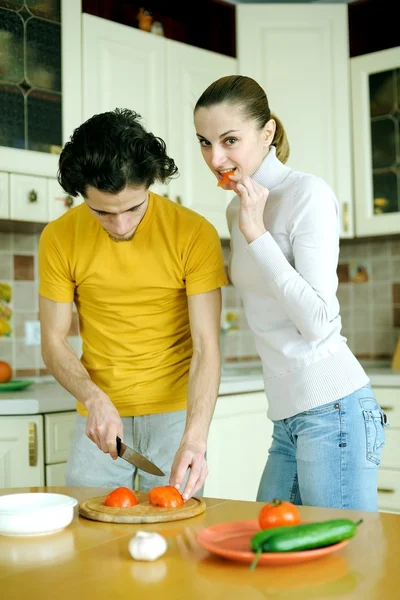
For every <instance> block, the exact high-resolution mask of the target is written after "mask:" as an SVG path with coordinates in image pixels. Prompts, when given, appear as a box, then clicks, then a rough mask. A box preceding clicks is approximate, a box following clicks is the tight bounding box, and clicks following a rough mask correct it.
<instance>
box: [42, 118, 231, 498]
mask: <svg viewBox="0 0 400 600" xmlns="http://www.w3.org/2000/svg"><path fill="white" fill-rule="evenodd" d="M139 120H140V116H139V115H137V114H136V113H134V112H133V111H129V110H127V109H116V110H115V111H111V112H106V113H102V114H99V115H95V116H94V117H92V118H91V119H89V120H88V121H86V122H85V123H83V124H82V125H81V126H80V127H78V129H76V130H75V131H74V133H73V135H72V137H71V139H70V141H69V142H68V143H67V144H66V145H65V147H64V149H63V151H62V153H61V156H60V161H59V181H60V184H61V186H62V187H63V189H64V190H65V191H66V192H67V193H68V194H70V195H71V196H74V197H75V196H77V195H78V194H80V195H82V197H83V199H84V202H83V203H82V204H81V205H79V206H77V207H75V208H73V209H71V210H69V211H68V212H67V213H66V214H65V215H63V216H62V217H60V218H59V219H57V220H55V221H53V222H51V223H49V224H48V225H46V227H45V228H44V230H43V233H42V235H41V239H40V244H39V279H40V287H39V293H40V321H41V337H42V355H43V359H44V362H45V364H46V366H47V367H48V368H49V370H50V371H51V372H52V374H53V375H54V377H55V378H56V379H57V380H58V381H59V382H60V383H61V385H62V386H63V387H65V388H66V389H67V390H68V391H69V392H71V394H73V395H74V396H75V397H76V399H77V411H78V415H77V423H76V428H75V435H74V439H73V443H72V447H71V452H70V455H69V458H68V464H67V483H68V485H87V486H103V487H119V486H122V485H124V486H126V487H131V488H132V487H133V485H134V478H135V475H136V473H135V472H134V470H133V467H132V466H131V465H129V464H128V463H126V462H125V461H122V460H117V461H116V462H114V461H113V460H112V459H116V458H117V451H116V437H117V436H119V437H120V438H121V439H122V440H123V441H125V443H127V444H128V445H130V446H133V447H134V449H135V450H137V451H138V452H140V453H142V454H144V455H145V456H147V458H149V459H150V460H151V461H153V462H154V463H156V464H157V466H159V467H160V468H161V469H162V470H163V471H164V473H165V474H166V476H165V478H163V480H160V479H158V478H155V476H152V475H147V474H145V473H142V472H141V473H140V488H141V489H150V488H151V487H153V486H155V485H166V484H168V483H170V484H171V485H174V486H176V487H178V488H179V489H181V491H182V493H183V496H184V498H185V499H187V498H189V497H191V496H192V495H193V494H195V493H196V492H199V490H201V488H202V487H203V484H204V482H205V479H206V476H207V472H208V470H207V463H206V457H205V453H206V445H207V437H208V431H209V425H210V421H211V418H212V414H213V411H214V406H215V402H216V398H217V394H218V386H219V379H220V355H219V325H220V314H221V290H220V288H221V286H223V285H225V284H226V283H227V279H226V275H225V270H224V265H223V257H222V249H221V244H220V240H219V237H218V234H217V232H216V230H215V228H214V227H213V226H212V225H211V224H210V223H209V222H208V221H206V219H204V218H203V217H202V216H200V215H199V214H197V213H195V212H194V211H191V210H189V209H188V208H185V207H182V206H179V205H177V204H175V203H174V202H172V201H170V200H168V199H166V198H164V197H162V196H159V195H157V194H154V193H152V192H151V191H150V190H149V188H150V186H151V185H152V184H153V183H154V182H156V181H159V182H166V181H168V180H169V179H170V178H171V177H173V176H174V175H175V174H176V173H177V168H176V165H175V163H174V161H173V160H172V159H171V158H169V157H168V156H167V154H166V148H165V144H164V142H163V141H162V140H161V139H160V138H156V137H155V136H154V135H153V134H151V133H149V132H147V131H146V130H145V129H144V128H143V126H142V125H141V124H140V122H139ZM194 185H195V182H194ZM73 303H75V305H76V309H77V312H78V315H79V325H80V334H81V337H82V342H83V346H82V348H83V350H82V357H81V358H80V359H79V358H78V357H77V356H76V354H75V353H74V351H73V350H72V348H71V347H70V346H69V344H68V340H67V336H68V331H69V328H70V324H71V318H72V306H73ZM189 470H190V471H189Z"/></svg>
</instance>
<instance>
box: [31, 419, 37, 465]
mask: <svg viewBox="0 0 400 600" xmlns="http://www.w3.org/2000/svg"><path fill="white" fill-rule="evenodd" d="M37 458H38V443H37V431H36V423H29V466H30V467H36V465H37Z"/></svg>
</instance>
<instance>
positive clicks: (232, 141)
mask: <svg viewBox="0 0 400 600" xmlns="http://www.w3.org/2000/svg"><path fill="white" fill-rule="evenodd" d="M235 142H237V138H226V140H225V144H228V146H232V144H234V143H235Z"/></svg>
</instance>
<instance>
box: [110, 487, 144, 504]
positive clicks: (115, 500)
mask: <svg viewBox="0 0 400 600" xmlns="http://www.w3.org/2000/svg"><path fill="white" fill-rule="evenodd" d="M104 504H105V505H106V506H113V507H114V508H129V507H130V506H135V505H136V504H139V500H138V499H137V497H136V494H135V492H132V490H130V489H129V488H126V487H119V488H117V489H115V490H114V491H112V492H110V494H108V496H107V498H106V499H105V500H104Z"/></svg>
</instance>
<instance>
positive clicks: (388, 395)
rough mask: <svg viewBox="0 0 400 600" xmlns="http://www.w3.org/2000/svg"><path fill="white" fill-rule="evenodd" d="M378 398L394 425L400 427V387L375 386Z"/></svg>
mask: <svg viewBox="0 0 400 600" xmlns="http://www.w3.org/2000/svg"><path fill="white" fill-rule="evenodd" d="M374 392H375V395H376V399H377V401H378V402H379V404H380V405H381V407H382V409H383V410H384V412H385V413H386V416H387V420H388V423H390V425H391V426H392V427H400V388H383V387H382V388H380V387H376V388H374Z"/></svg>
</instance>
